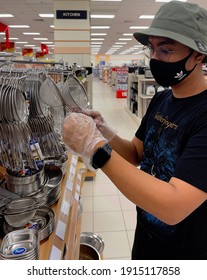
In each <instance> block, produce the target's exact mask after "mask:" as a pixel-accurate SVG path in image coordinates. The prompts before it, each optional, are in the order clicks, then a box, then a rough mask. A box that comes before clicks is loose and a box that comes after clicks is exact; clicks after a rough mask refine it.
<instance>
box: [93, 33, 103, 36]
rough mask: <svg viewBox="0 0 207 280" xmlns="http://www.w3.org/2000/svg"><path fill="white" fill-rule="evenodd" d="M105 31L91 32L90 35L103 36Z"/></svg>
mask: <svg viewBox="0 0 207 280" xmlns="http://www.w3.org/2000/svg"><path fill="white" fill-rule="evenodd" d="M105 35H106V33H91V36H105Z"/></svg>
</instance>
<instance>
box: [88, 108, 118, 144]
mask: <svg viewBox="0 0 207 280" xmlns="http://www.w3.org/2000/svg"><path fill="white" fill-rule="evenodd" d="M84 114H86V115H88V116H90V117H92V118H93V119H94V121H95V123H96V126H97V128H98V130H99V131H100V132H101V133H102V135H103V136H104V137H105V138H106V139H107V140H108V142H110V141H111V140H112V139H113V138H114V136H115V135H116V134H117V131H116V129H114V128H112V127H110V126H109V125H108V124H107V123H106V121H105V120H104V118H103V117H102V115H101V113H100V112H98V111H93V110H86V111H84Z"/></svg>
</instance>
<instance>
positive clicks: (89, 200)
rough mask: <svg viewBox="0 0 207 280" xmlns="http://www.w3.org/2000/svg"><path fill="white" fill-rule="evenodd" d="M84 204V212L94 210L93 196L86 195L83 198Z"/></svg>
mask: <svg viewBox="0 0 207 280" xmlns="http://www.w3.org/2000/svg"><path fill="white" fill-rule="evenodd" d="M82 206H83V212H84V213H86V212H93V211H94V208H93V197H92V196H85V197H84V198H82Z"/></svg>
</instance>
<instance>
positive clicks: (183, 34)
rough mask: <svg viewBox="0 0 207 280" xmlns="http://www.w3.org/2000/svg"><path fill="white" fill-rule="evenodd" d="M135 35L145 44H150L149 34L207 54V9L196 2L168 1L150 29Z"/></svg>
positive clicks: (206, 58)
mask: <svg viewBox="0 0 207 280" xmlns="http://www.w3.org/2000/svg"><path fill="white" fill-rule="evenodd" d="M133 35H134V37H135V39H136V40H137V41H139V42H140V43H141V44H143V45H147V44H148V37H149V36H160V37H166V38H170V39H173V40H175V41H178V42H180V43H182V44H184V45H186V46H188V47H190V48H192V49H193V50H196V51H198V52H200V53H203V54H206V55H207V10H205V9H204V8H202V7H200V6H199V5H197V4H194V3H184V2H179V1H171V2H168V3H166V4H164V5H162V6H161V7H160V9H159V10H158V12H157V13H156V15H155V17H154V19H153V21H152V23H151V26H150V27H149V28H148V29H146V30H143V31H140V32H136V33H134V34H133ZM204 61H207V57H205V58H204Z"/></svg>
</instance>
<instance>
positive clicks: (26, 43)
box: [15, 42, 28, 44]
mask: <svg viewBox="0 0 207 280" xmlns="http://www.w3.org/2000/svg"><path fill="white" fill-rule="evenodd" d="M15 44H28V42H16V43H15Z"/></svg>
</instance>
